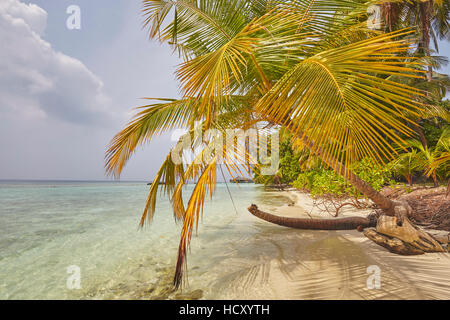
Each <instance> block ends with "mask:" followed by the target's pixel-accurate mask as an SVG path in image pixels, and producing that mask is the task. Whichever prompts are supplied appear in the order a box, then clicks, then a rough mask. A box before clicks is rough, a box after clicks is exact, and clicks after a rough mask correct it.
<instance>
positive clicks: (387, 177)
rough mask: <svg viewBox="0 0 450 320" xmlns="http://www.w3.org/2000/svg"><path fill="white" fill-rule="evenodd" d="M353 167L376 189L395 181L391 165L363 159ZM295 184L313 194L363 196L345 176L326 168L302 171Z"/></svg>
mask: <svg viewBox="0 0 450 320" xmlns="http://www.w3.org/2000/svg"><path fill="white" fill-rule="evenodd" d="M352 169H353V172H354V173H356V174H357V175H358V176H359V177H360V178H362V179H363V180H364V181H366V182H367V183H369V184H370V185H371V186H372V187H373V188H374V189H375V190H380V189H381V188H382V187H383V186H384V185H387V184H391V183H393V181H392V180H391V176H392V172H391V170H390V167H389V166H385V167H372V166H371V165H370V162H369V161H368V160H366V159H363V160H361V161H359V162H357V163H356V164H355V165H354V166H353V167H352ZM293 186H294V187H295V188H298V189H306V190H308V191H309V192H310V193H311V195H312V196H321V195H333V196H336V197H343V196H350V197H360V196H361V194H360V192H358V191H357V190H356V189H355V188H354V187H352V186H351V185H350V184H348V183H347V182H346V181H345V180H344V178H342V177H341V176H339V175H338V174H336V173H335V172H334V171H332V170H328V169H324V168H317V169H313V170H308V171H304V172H302V173H300V174H299V175H298V177H297V179H296V180H295V181H294V183H293Z"/></svg>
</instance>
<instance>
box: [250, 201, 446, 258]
mask: <svg viewBox="0 0 450 320" xmlns="http://www.w3.org/2000/svg"><path fill="white" fill-rule="evenodd" d="M408 207H409V206H408V205H407V204H402V205H401V206H396V208H395V211H396V212H395V216H394V217H392V216H387V215H381V216H380V217H379V218H378V220H377V219H375V218H363V217H348V218H337V219H306V218H287V217H280V216H276V215H273V214H270V213H267V212H264V211H261V210H259V209H258V206H256V205H255V204H252V205H251V206H250V207H249V208H248V211H249V212H250V213H251V214H253V215H254V216H256V217H258V218H260V219H262V220H265V221H267V222H270V223H274V224H277V225H280V226H283V227H290V228H296V229H308V230H354V229H357V230H358V231H363V230H364V229H365V230H364V235H365V236H366V237H367V238H369V239H370V240H372V241H373V242H375V243H376V244H378V245H380V246H382V247H384V248H386V249H388V250H389V251H390V252H392V253H396V254H401V255H418V254H424V253H425V252H446V249H445V248H444V247H443V246H442V245H441V244H440V243H439V242H438V241H437V240H436V239H434V238H433V237H432V236H431V235H430V234H428V233H426V232H424V231H422V230H420V229H418V228H415V227H414V226H413V225H412V224H411V222H410V221H409V219H408V213H407V211H408V209H410V207H409V208H408ZM375 226H376V229H375V228H371V227H375Z"/></svg>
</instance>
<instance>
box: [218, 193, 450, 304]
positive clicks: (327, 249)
mask: <svg viewBox="0 0 450 320" xmlns="http://www.w3.org/2000/svg"><path fill="white" fill-rule="evenodd" d="M283 195H286V196H288V197H289V198H291V199H292V202H293V203H295V204H294V205H292V204H291V205H290V206H288V205H287V204H286V205H284V206H281V207H276V208H275V207H273V208H267V207H266V208H262V209H267V210H268V209H270V210H271V211H270V212H271V213H273V214H278V215H282V216H291V217H308V216H312V217H321V218H328V217H329V216H328V215H327V214H326V213H321V212H320V211H319V210H318V209H317V208H315V207H314V206H313V201H312V199H311V198H310V197H309V196H308V195H307V194H304V193H300V192H297V191H286V192H283ZM368 212H370V211H365V210H358V209H355V208H353V207H346V208H345V209H344V210H342V212H341V216H361V215H362V216H366V215H367V213H368ZM255 219H256V218H255ZM257 223H258V226H259V227H260V228H263V229H264V231H265V232H266V233H267V231H269V232H270V233H269V236H262V237H261V238H260V239H258V241H259V244H258V245H259V246H260V247H264V254H261V251H260V250H259V251H258V252H259V253H256V252H255V251H256V250H252V247H251V246H250V247H249V249H248V250H247V251H246V252H244V255H245V258H246V259H247V260H248V261H258V260H260V261H263V262H261V263H256V262H254V263H253V264H250V266H248V265H249V263H248V262H246V265H247V267H246V268H247V269H249V271H248V272H247V273H245V272H244V273H242V272H241V274H237V276H235V277H236V278H237V279H238V281H239V284H237V285H236V283H234V284H233V290H231V291H230V290H222V292H224V293H223V294H220V293H219V294H218V295H214V297H213V298H219V299H222V298H225V299H226V298H231V299H233V298H236V297H239V298H242V299H450V254H447V253H446V254H439V253H434V254H426V255H422V256H399V255H395V254H392V253H390V252H388V251H387V250H386V249H384V248H382V247H380V246H378V245H376V244H375V243H373V242H372V241H370V240H369V239H367V238H366V237H364V235H363V234H362V233H359V232H357V231H356V230H355V231H309V230H293V229H288V228H282V227H278V226H272V225H270V224H268V223H266V222H264V221H258V222H257ZM268 228H270V229H268ZM224 263H228V265H229V266H230V265H233V264H236V261H226V260H225V262H224ZM246 268H244V269H246ZM368 268H369V270H370V268H372V269H371V270H379V272H380V278H379V279H380V287H379V288H378V289H377V288H370V284H375V282H372V281H370V279H371V278H370V276H371V275H373V271H372V272H368ZM247 269H246V270H247ZM368 280H369V286H368ZM221 285H222V286H223V285H226V281H224V282H222V281H221ZM219 287H220V286H219ZM219 287H217V288H215V289H214V288H213V290H220V288H219ZM222 289H223V288H222ZM225 289H227V288H225ZM228 289H229V288H228Z"/></svg>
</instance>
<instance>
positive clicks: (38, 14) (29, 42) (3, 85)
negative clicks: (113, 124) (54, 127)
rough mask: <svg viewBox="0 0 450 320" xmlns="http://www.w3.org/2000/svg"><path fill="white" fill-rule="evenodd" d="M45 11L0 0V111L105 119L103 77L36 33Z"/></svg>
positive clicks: (68, 119) (79, 121) (76, 119)
mask: <svg viewBox="0 0 450 320" xmlns="http://www.w3.org/2000/svg"><path fill="white" fill-rule="evenodd" d="M46 24H47V13H46V11H45V10H43V9H42V8H40V7H38V6H37V5H34V4H25V3H22V2H20V1H18V0H2V1H1V3H0V43H1V44H2V49H1V50H0V115H1V114H2V113H3V114H4V113H7V114H8V113H10V114H11V113H12V114H14V115H20V116H22V117H31V118H33V117H40V118H46V117H50V118H56V119H60V120H64V121H66V122H70V123H77V124H88V123H101V122H104V123H106V122H107V120H108V118H109V117H110V116H111V113H110V112H108V109H107V107H108V104H109V99H108V97H107V96H106V95H105V94H104V92H103V83H102V81H101V80H100V79H99V78H98V77H97V76H96V75H94V74H93V73H92V72H91V71H90V70H89V69H88V68H87V67H86V66H85V65H84V64H83V63H82V62H80V61H79V60H77V59H75V58H72V57H70V56H67V55H65V54H63V53H61V52H57V51H55V50H54V49H53V48H52V46H51V45H50V43H48V42H46V41H44V40H43V39H42V38H41V35H42V34H43V32H44V30H45V28H46Z"/></svg>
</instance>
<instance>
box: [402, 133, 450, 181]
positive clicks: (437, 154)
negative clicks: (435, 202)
mask: <svg viewBox="0 0 450 320" xmlns="http://www.w3.org/2000/svg"><path fill="white" fill-rule="evenodd" d="M449 133H450V131H449V130H444V131H443V132H442V134H441V137H440V138H439V140H438V142H437V144H436V146H434V147H432V148H428V147H424V146H423V145H422V144H421V143H420V142H419V141H417V140H410V141H408V143H409V145H410V146H411V147H412V148H413V151H411V152H410V153H408V154H409V155H410V156H411V157H413V158H415V160H414V162H415V163H416V164H417V167H416V169H421V170H424V172H426V175H427V176H429V177H431V178H432V179H433V183H434V187H439V180H438V174H437V171H438V169H439V168H440V166H433V165H432V164H433V163H436V161H437V160H438V159H440V158H442V156H445V153H446V152H449V151H450V143H449V142H450V141H449V140H450V136H449ZM413 152H414V154H413Z"/></svg>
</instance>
